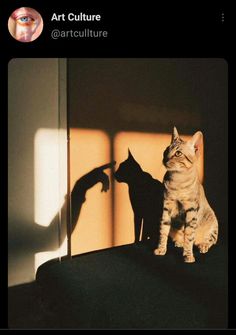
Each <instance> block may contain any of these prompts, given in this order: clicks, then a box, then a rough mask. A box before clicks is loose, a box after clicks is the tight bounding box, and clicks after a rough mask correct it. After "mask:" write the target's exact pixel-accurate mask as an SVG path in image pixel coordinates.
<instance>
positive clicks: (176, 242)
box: [175, 241, 184, 248]
mask: <svg viewBox="0 0 236 335" xmlns="http://www.w3.org/2000/svg"><path fill="white" fill-rule="evenodd" d="M183 246H184V242H180V241H175V247H177V248H183Z"/></svg>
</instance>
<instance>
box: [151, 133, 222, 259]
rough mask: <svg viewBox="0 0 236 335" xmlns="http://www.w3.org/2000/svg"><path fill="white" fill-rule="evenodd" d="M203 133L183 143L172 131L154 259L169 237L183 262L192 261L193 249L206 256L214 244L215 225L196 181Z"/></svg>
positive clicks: (215, 220)
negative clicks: (157, 242) (181, 255)
mask: <svg viewBox="0 0 236 335" xmlns="http://www.w3.org/2000/svg"><path fill="white" fill-rule="evenodd" d="M202 137H203V135H202V133H201V132H200V131H198V132H196V133H195V134H194V135H193V137H192V138H191V139H190V140H189V141H187V142H185V141H183V140H182V139H181V138H180V137H179V135H178V132H177V129H176V128H175V127H174V130H173V134H172V140H171V144H170V145H169V146H168V147H167V148H166V150H165V151H164V154H163V164H164V165H165V167H166V168H167V172H166V174H165V176H164V180H163V182H164V185H165V192H164V204H163V214H162V219H161V225H160V240H159V244H158V247H157V249H155V250H154V254H155V255H165V253H166V250H167V239H168V236H170V237H171V238H172V239H173V241H174V242H175V246H177V247H183V256H184V260H185V262H187V263H193V262H194V261H195V258H194V255H193V245H196V246H198V248H199V250H200V252H201V253H206V252H207V251H208V250H209V248H210V247H211V246H212V245H213V244H215V243H216V242H217V238H218V222H217V218H216V216H215V213H214V211H213V210H212V208H211V207H210V205H209V203H208V201H207V199H206V196H205V193H204V189H203V186H202V185H201V183H200V181H199V179H198V172H197V166H196V162H197V159H198V156H199V153H200V148H201V144H202Z"/></svg>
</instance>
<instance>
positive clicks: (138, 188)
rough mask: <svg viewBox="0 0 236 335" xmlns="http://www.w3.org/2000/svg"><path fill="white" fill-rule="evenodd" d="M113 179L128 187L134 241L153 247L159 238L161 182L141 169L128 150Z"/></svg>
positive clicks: (161, 200)
mask: <svg viewBox="0 0 236 335" xmlns="http://www.w3.org/2000/svg"><path fill="white" fill-rule="evenodd" d="M114 176H115V179H116V181H118V182H119V183H122V182H123V183H126V184H128V187H129V199H130V203H131V206H132V209H133V212H134V242H139V241H142V242H145V243H147V244H149V245H150V246H151V247H155V245H156V244H157V243H158V240H159V226H160V218H161V214H162V206H163V205H162V204H163V190H164V188H163V184H162V183H161V182H160V181H159V180H157V179H154V178H153V177H152V176H151V175H150V174H149V173H147V172H145V171H143V169H142V168H141V166H140V164H139V163H138V162H137V161H136V160H135V158H134V156H133V155H132V153H131V151H130V150H128V158H127V159H126V160H125V161H123V162H122V163H120V165H119V167H118V169H117V170H116V172H115V174H114Z"/></svg>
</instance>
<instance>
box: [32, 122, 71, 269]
mask: <svg viewBox="0 0 236 335" xmlns="http://www.w3.org/2000/svg"><path fill="white" fill-rule="evenodd" d="M66 138H67V133H66V130H65V129H46V128H41V129H39V130H38V131H37V132H36V134H35V141H34V205H35V208H34V216H35V217H34V220H35V223H36V224H38V225H40V226H44V227H48V226H49V225H50V224H51V223H52V222H53V221H54V224H55V220H56V221H57V223H58V246H59V235H60V227H61V226H62V224H63V225H65V213H64V210H63V204H64V202H65V195H66V192H67V141H66ZM58 214H59V215H58ZM55 218H56V219H55ZM64 230H65V229H64ZM54 232H55V231H54ZM48 234H52V232H49V233H48ZM61 238H63V239H64V240H63V241H62V242H61V246H60V247H59V248H58V249H57V248H56V250H53V251H45V252H38V253H36V254H35V256H34V257H35V262H34V269H35V273H36V271H37V269H38V267H39V266H40V265H41V264H43V263H45V262H47V261H48V260H50V259H53V258H61V257H62V256H64V255H66V254H67V239H66V238H65V236H61ZM56 239H57V237H56V236H55V239H54V240H55V241H56ZM52 247H53V246H52V245H51V248H52Z"/></svg>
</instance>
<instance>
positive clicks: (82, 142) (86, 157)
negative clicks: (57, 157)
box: [70, 128, 203, 255]
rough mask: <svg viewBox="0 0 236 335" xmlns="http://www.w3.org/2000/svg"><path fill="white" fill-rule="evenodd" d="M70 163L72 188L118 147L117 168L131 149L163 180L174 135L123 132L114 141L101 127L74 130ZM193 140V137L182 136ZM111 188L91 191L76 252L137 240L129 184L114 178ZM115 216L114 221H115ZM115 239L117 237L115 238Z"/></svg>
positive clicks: (97, 187) (79, 225) (80, 220)
mask: <svg viewBox="0 0 236 335" xmlns="http://www.w3.org/2000/svg"><path fill="white" fill-rule="evenodd" d="M70 137H71V142H70V144H71V145H70V151H71V152H70V157H71V161H70V165H71V188H73V186H74V184H75V182H76V180H77V179H78V178H80V177H81V176H83V175H84V174H86V173H88V172H89V171H91V170H92V169H94V168H95V167H98V166H100V165H102V164H106V163H108V162H110V161H111V157H110V151H111V146H112V145H113V147H114V159H115V160H116V162H117V163H116V166H115V170H116V169H117V168H118V166H119V164H120V163H121V162H122V161H124V160H125V159H126V158H127V156H128V148H129V149H130V151H131V152H132V154H133V156H134V158H135V159H136V160H137V162H138V163H139V164H140V165H141V167H142V169H143V170H144V171H146V172H149V173H150V174H151V175H152V176H153V177H154V178H156V179H159V180H160V181H162V179H163V176H164V174H165V171H166V170H165V168H164V166H163V165H162V155H163V151H164V149H165V148H166V147H167V146H168V145H169V143H170V139H171V135H170V134H155V133H141V132H120V133H118V134H117V135H116V136H115V138H114V143H111V142H110V139H109V137H108V135H107V134H106V133H105V132H103V131H100V130H90V129H75V128H74V129H71V136H70ZM181 138H183V139H186V140H187V139H189V138H190V136H182V135H181ZM105 172H106V173H107V174H108V175H109V178H110V180H111V188H110V190H109V191H108V192H107V193H104V192H103V193H101V183H99V184H97V185H95V186H94V187H92V188H91V189H90V190H88V191H87V195H86V202H85V203H84V204H83V206H82V210H81V213H80V216H79V218H78V221H77V225H76V228H75V230H74V231H73V233H72V255H75V254H80V253H83V252H87V251H92V250H98V249H103V248H108V247H111V246H113V245H123V244H128V243H132V242H133V241H134V226H133V211H132V208H131V204H130V201H129V195H128V185H127V184H125V183H118V182H116V181H115V180H114V179H113V178H112V179H111V174H110V170H109V169H107V170H106V171H105ZM199 175H200V179H201V180H202V179H203V154H202V155H201V158H200V159H199ZM113 185H114V215H112V208H113V206H112V188H113ZM113 217H114V222H113ZM113 238H114V239H113Z"/></svg>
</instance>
